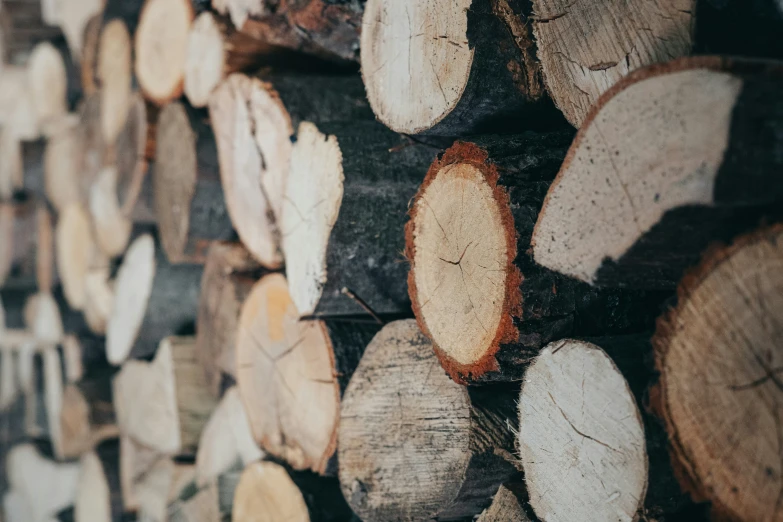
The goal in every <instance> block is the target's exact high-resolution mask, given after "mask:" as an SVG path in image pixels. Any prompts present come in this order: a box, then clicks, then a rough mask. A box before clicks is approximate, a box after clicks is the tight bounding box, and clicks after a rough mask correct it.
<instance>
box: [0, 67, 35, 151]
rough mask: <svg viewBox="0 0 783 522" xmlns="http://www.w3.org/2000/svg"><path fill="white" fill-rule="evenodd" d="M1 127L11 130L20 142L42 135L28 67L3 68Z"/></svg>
mask: <svg viewBox="0 0 783 522" xmlns="http://www.w3.org/2000/svg"><path fill="white" fill-rule="evenodd" d="M0 125H2V126H4V127H8V128H9V129H11V131H12V132H13V133H14V135H16V137H17V138H19V139H20V140H35V139H38V137H39V136H40V135H41V130H40V127H39V125H38V113H37V109H36V107H35V100H34V99H33V91H32V89H31V85H30V78H29V76H28V74H27V68H26V67H22V66H18V65H13V66H12V65H5V66H4V67H3V74H2V75H0Z"/></svg>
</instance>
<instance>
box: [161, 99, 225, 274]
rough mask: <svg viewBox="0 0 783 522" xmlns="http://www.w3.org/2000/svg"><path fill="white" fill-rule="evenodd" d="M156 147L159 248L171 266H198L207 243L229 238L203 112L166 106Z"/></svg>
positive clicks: (213, 146) (214, 152)
mask: <svg viewBox="0 0 783 522" xmlns="http://www.w3.org/2000/svg"><path fill="white" fill-rule="evenodd" d="M156 147H157V151H156V153H155V156H156V158H157V159H156V161H155V168H154V171H153V177H152V188H153V194H154V197H155V215H156V216H157V218H158V230H159V231H160V238H161V244H162V245H163V249H164V250H165V252H166V255H167V256H168V259H169V261H170V262H172V263H202V264H203V263H204V261H206V253H207V252H206V251H207V248H209V243H210V242H211V241H216V240H229V239H232V238H233V237H234V229H233V227H232V225H231V219H230V218H229V216H228V210H227V209H226V202H225V199H224V197H223V190H222V188H221V185H220V172H219V165H218V157H217V146H216V144H215V135H214V134H213V132H212V128H211V126H210V125H209V121H208V116H207V113H206V111H196V110H194V109H192V108H191V107H188V106H187V105H184V104H182V103H179V102H172V103H170V104H168V105H166V107H165V108H164V109H163V110H162V111H161V113H160V118H159V119H158V131H157V139H156Z"/></svg>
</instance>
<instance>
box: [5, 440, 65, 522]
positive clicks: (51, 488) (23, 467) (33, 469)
mask: <svg viewBox="0 0 783 522" xmlns="http://www.w3.org/2000/svg"><path fill="white" fill-rule="evenodd" d="M6 471H7V473H8V481H9V483H10V485H11V490H12V491H14V492H15V493H17V494H18V495H19V501H20V502H22V503H24V504H26V506H25V507H26V512H27V513H28V514H29V517H30V518H28V519H26V520H30V521H46V520H51V519H52V518H53V517H54V516H55V515H56V514H57V513H58V512H59V511H61V510H63V509H65V508H67V507H69V506H71V505H73V502H74V499H75V498H76V484H77V482H78V478H79V464H78V463H62V464H60V463H56V462H53V461H51V460H49V459H47V458H45V457H43V456H42V455H41V454H40V453H39V452H38V450H37V449H36V448H35V447H34V446H33V445H31V444H21V445H18V446H15V447H14V448H13V449H12V450H11V451H10V453H9V455H8V461H7V463H6Z"/></svg>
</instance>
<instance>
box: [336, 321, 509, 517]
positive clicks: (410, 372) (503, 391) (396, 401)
mask: <svg viewBox="0 0 783 522" xmlns="http://www.w3.org/2000/svg"><path fill="white" fill-rule="evenodd" d="M517 390H518V388H517ZM517 393H518V391H515V390H514V389H512V387H508V388H496V389H493V387H487V388H473V389H468V388H465V387H463V386H460V385H458V384H456V383H454V382H452V381H450V380H449V378H448V377H447V376H446V375H445V374H444V373H443V371H442V370H441V368H440V365H439V363H438V359H437V358H436V357H435V354H434V352H433V351H432V345H431V344H430V342H429V341H428V340H427V338H426V337H425V336H424V335H423V334H422V333H421V332H420V331H419V329H418V327H417V326H416V322H415V321H413V320H407V321H397V322H394V323H391V324H389V325H387V326H386V327H385V328H384V329H383V330H381V332H380V333H379V334H378V335H377V336H376V337H375V338H374V339H373V340H372V342H371V343H370V345H369V346H368V347H367V350H366V351H365V353H364V357H363V358H362V360H361V362H360V363H359V367H358V368H357V369H356V372H355V373H354V375H353V378H352V379H351V382H350V383H349V384H348V389H347V390H346V392H345V396H344V397H343V404H342V411H341V415H340V434H339V440H340V446H339V449H338V451H339V455H338V459H339V462H340V484H341V486H342V490H343V494H344V495H345V498H346V499H347V500H348V503H349V504H350V506H351V508H352V509H353V510H354V512H355V513H356V514H357V515H358V516H359V517H360V518H362V519H366V520H379V521H381V520H399V519H408V520H411V519H413V520H419V519H421V520H424V519H430V518H434V519H438V520H458V519H463V518H470V517H473V516H475V515H478V514H479V513H481V511H482V510H483V509H484V508H486V507H488V506H489V505H490V503H491V501H492V496H493V495H494V494H495V493H496V492H497V490H498V488H499V487H500V485H501V484H503V483H505V482H507V481H508V480H509V479H511V478H512V477H514V476H515V475H516V473H517V471H516V469H515V468H514V466H513V465H512V464H510V463H509V462H508V461H507V460H505V458H510V456H511V452H512V451H513V449H514V434H513V431H512V429H511V428H510V426H509V424H508V423H509V420H511V422H514V420H515V419H516V418H517V415H516V412H515V395H516V394H517ZM401 469H404V470H405V473H404V474H400V472H399V470H401Z"/></svg>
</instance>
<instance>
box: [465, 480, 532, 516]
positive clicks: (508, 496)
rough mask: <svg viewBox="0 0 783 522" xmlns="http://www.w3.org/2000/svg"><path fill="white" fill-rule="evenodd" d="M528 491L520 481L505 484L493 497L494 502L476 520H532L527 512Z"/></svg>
mask: <svg viewBox="0 0 783 522" xmlns="http://www.w3.org/2000/svg"><path fill="white" fill-rule="evenodd" d="M526 505H527V492H526V491H525V486H524V485H522V484H519V483H511V484H503V485H502V486H500V489H499V490H498V492H497V493H496V494H495V497H494V498H493V499H492V504H491V505H490V506H489V507H488V508H487V509H485V510H484V512H483V513H481V516H479V517H478V520H477V521H476V522H531V519H530V517H528V515H527V513H526V507H527V506H526Z"/></svg>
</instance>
